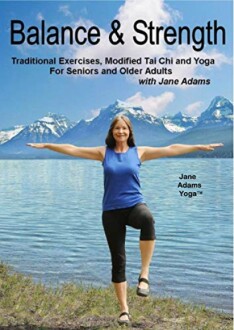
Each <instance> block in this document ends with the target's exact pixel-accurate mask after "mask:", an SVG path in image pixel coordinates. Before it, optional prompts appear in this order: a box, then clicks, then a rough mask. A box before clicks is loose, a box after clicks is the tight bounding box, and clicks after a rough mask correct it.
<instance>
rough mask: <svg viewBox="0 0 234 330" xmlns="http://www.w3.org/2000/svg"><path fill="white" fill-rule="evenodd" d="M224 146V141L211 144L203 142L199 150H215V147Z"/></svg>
mask: <svg viewBox="0 0 234 330" xmlns="http://www.w3.org/2000/svg"><path fill="white" fill-rule="evenodd" d="M219 147H223V143H211V144H201V145H200V146H199V150H201V151H213V150H215V148H219Z"/></svg>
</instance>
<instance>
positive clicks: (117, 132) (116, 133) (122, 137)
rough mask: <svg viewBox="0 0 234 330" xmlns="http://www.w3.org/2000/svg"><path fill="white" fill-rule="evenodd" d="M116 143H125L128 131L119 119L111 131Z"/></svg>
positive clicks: (123, 122) (126, 126)
mask: <svg viewBox="0 0 234 330" xmlns="http://www.w3.org/2000/svg"><path fill="white" fill-rule="evenodd" d="M112 134H113V137H114V139H115V141H116V142H127V141H128V138H129V135H130V130H129V128H128V125H127V124H126V123H125V121H124V120H123V119H119V120H118V121H117V123H116V124H115V126H114V128H113V130H112Z"/></svg>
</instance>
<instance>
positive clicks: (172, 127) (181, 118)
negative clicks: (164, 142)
mask: <svg viewBox="0 0 234 330" xmlns="http://www.w3.org/2000/svg"><path fill="white" fill-rule="evenodd" d="M161 119H162V121H163V123H164V126H165V127H166V128H167V129H168V131H170V132H177V133H181V132H184V131H186V130H187V129H189V128H192V127H194V126H195V125H196V123H197V117H189V116H187V115H185V114H182V113H181V112H178V113H177V114H175V115H174V116H170V115H165V116H163V117H162V118H161Z"/></svg>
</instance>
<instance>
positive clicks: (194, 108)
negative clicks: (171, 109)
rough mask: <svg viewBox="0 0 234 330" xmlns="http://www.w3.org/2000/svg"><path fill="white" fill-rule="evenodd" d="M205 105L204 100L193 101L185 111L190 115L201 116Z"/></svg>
mask: <svg viewBox="0 0 234 330" xmlns="http://www.w3.org/2000/svg"><path fill="white" fill-rule="evenodd" d="M203 105H204V102H202V101H197V102H194V103H191V104H189V105H188V106H187V107H186V108H185V113H186V114H188V115H190V116H199V115H200V114H201V111H202V110H203Z"/></svg>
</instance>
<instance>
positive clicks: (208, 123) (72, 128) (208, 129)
mask: <svg viewBox="0 0 234 330" xmlns="http://www.w3.org/2000/svg"><path fill="white" fill-rule="evenodd" d="M120 114H124V115H126V116H127V117H128V118H129V119H130V120H131V122H132V124H133V127H134V135H135V138H136V143H137V145H149V146H164V145H168V144H173V143H184V144H202V143H211V142H222V143H224V144H225V148H226V149H225V151H224V149H223V148H219V151H217V152H212V153H209V156H208V154H206V155H205V153H203V154H201V153H200V154H199V153H196V155H189V157H197V156H199V157H225V158H226V157H228V158H230V157H232V155H233V152H232V142H233V141H232V129H233V105H232V103H231V102H230V101H229V100H228V99H226V98H224V97H222V96H216V97H215V98H214V99H213V100H212V101H211V102H210V104H209V106H208V108H207V109H205V110H204V111H203V112H202V113H201V114H200V116H198V117H190V116H188V115H185V114H182V112H181V111H178V112H177V113H176V114H175V115H164V116H162V117H161V118H160V117H156V116H153V115H151V114H148V113H147V112H145V111H144V109H143V108H142V107H141V106H132V105H130V104H129V103H126V102H123V101H120V100H116V101H115V102H114V103H113V104H110V105H109V106H107V107H103V108H101V109H100V112H99V114H98V115H97V116H95V117H93V118H91V119H87V120H83V119H82V120H80V121H78V122H76V123H75V122H71V121H70V120H69V119H68V118H67V117H65V116H64V115H56V114H53V113H48V114H47V115H45V116H44V117H42V118H41V119H38V120H36V121H35V122H34V123H33V124H30V125H28V126H26V127H24V128H23V129H22V130H21V131H20V132H19V133H18V134H16V135H14V136H13V137H12V138H11V139H10V140H8V141H6V142H5V143H3V144H1V145H0V157H1V158H7V156H9V157H14V156H15V157H16V158H17V157H19V158H23V157H26V158H27V157H29V158H30V157H32V158H38V157H39V158H41V157H42V158H47V157H48V158H51V157H53V158H54V157H59V156H58V155H57V156H55V155H53V153H51V152H48V151H47V150H46V151H45V150H43V151H41V152H39V151H38V150H36V151H35V150H32V149H31V148H28V147H26V146H25V145H26V143H28V142H50V143H70V144H75V145H82V146H95V145H103V144H104V141H105V137H106V134H107V131H108V129H109V126H110V123H111V121H112V120H113V118H114V117H115V116H116V115H120ZM0 132H1V131H0ZM221 149H223V151H220V150H221Z"/></svg>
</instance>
